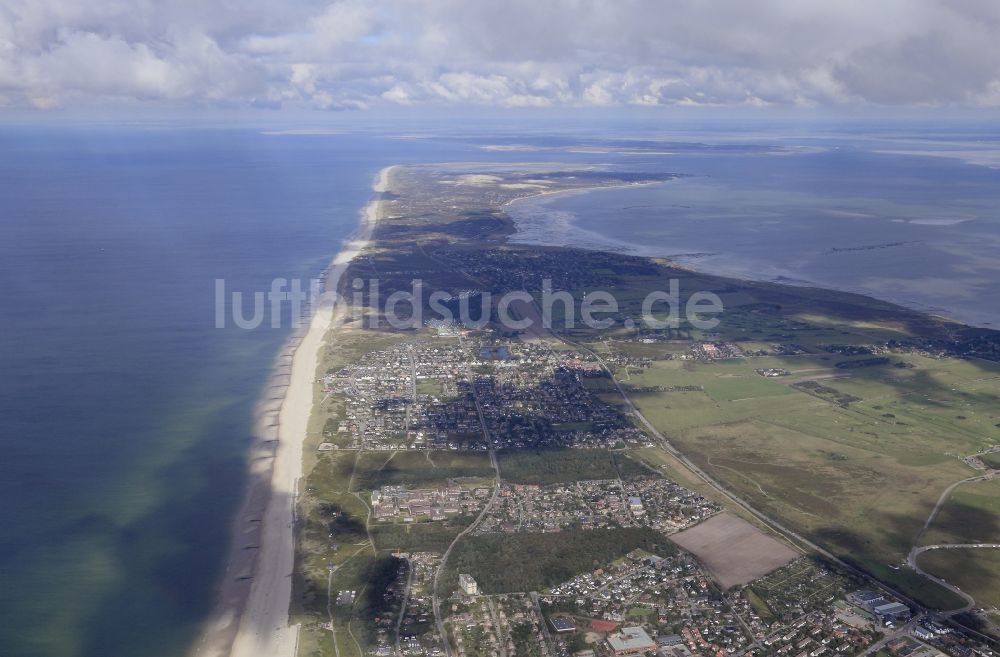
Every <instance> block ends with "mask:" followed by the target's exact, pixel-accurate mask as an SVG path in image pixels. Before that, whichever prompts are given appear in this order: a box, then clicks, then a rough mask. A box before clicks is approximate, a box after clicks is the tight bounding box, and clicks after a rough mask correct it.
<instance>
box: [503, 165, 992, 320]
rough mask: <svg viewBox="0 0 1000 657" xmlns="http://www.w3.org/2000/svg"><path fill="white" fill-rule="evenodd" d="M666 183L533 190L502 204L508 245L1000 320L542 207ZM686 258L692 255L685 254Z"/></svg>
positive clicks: (939, 314)
mask: <svg viewBox="0 0 1000 657" xmlns="http://www.w3.org/2000/svg"><path fill="white" fill-rule="evenodd" d="M668 182H670V181H663V182H653V183H639V184H634V185H615V186H594V187H582V188H578V189H566V190H558V191H545V192H540V193H538V194H531V195H528V196H522V197H519V198H516V199H513V200H511V201H508V202H507V203H505V204H504V208H505V210H507V214H508V216H510V218H511V221H512V222H513V224H514V228H515V231H516V232H515V233H514V234H513V235H511V236H510V237H508V241H509V242H510V243H512V244H519V245H522V246H541V247H561V248H575V249H582V250H586V251H598V252H603V253H615V254H620V255H626V256H634V257H639V258H654V259H660V260H665V261H669V263H670V265H671V266H672V267H676V268H678V269H684V270H687V271H691V272H695V273H699V274H705V275H708V276H720V277H723V278H729V279H733V280H737V281H743V282H746V283H767V284H775V285H788V286H792V287H800V288H815V289H823V290H830V291H834V292H844V293H847V294H856V295H860V296H865V297H869V298H871V299H875V300H877V301H881V302H884V303H889V304H894V305H898V306H901V307H903V308H906V309H908V310H911V311H913V312H917V313H921V314H924V315H928V316H932V317H936V318H939V319H942V320H945V321H948V322H953V323H957V324H964V325H966V326H969V327H973V328H981V329H991V330H997V329H998V328H1000V319H998V320H997V321H994V320H993V319H992V317H989V318H987V317H973V316H966V313H964V312H963V311H962V310H960V309H950V308H942V307H934V306H931V305H929V304H927V303H926V302H924V301H918V300H915V299H908V298H903V297H895V298H893V297H888V296H884V295H881V294H878V293H876V292H874V291H872V290H867V289H864V288H855V287H851V286H847V285H842V284H837V283H834V282H831V281H827V280H822V281H812V280H806V279H802V278H796V277H795V276H794V275H792V272H787V273H780V272H772V273H774V275H773V276H770V277H760V278H754V277H748V276H747V275H746V273H745V272H746V269H747V268H746V267H743V268H739V267H737V268H736V269H735V270H734V269H731V268H726V267H725V266H723V267H722V269H721V270H720V269H719V268H711V267H704V266H702V265H700V264H699V262H700V261H701V260H702V259H703V257H704V256H719V257H722V256H723V254H719V253H714V252H713V253H695V254H686V253H680V254H678V253H665V252H663V253H661V252H660V251H659V250H658V249H656V248H655V247H653V248H651V247H648V246H644V245H641V244H635V243H632V242H627V241H624V240H617V239H615V238H612V237H609V236H607V235H603V234H601V233H599V232H597V231H594V230H591V229H587V228H582V227H580V226H579V225H578V223H577V222H575V221H573V219H574V218H576V217H575V215H572V213H566V214H569V215H570V216H569V217H562V216H559V217H554V216H553V215H555V214H556V213H559V214H560V215H561V214H563V213H562V212H560V211H556V210H552V209H551V208H547V207H545V204H546V203H549V202H551V201H553V200H555V199H554V198H553V197H558V196H567V197H568V196H578V195H579V196H582V195H586V194H590V193H592V192H599V191H602V190H622V189H630V188H632V187H640V186H649V185H658V184H666V183H668ZM514 204H522V205H524V206H527V207H529V208H532V209H533V210H536V211H537V215H536V217H528V216H527V213H524V214H522V215H521V219H520V220H519V219H517V218H515V215H514V214H512V213H511V212H510V211H509V207H510V206H511V205H514ZM542 218H548V219H549V220H550V222H551V223H552V225H550V226H546V227H541V226H539V225H538V224H537V222H538V221H539V220H540V219H542ZM522 223H529V225H528V226H527V230H525V227H522ZM685 256H690V257H685Z"/></svg>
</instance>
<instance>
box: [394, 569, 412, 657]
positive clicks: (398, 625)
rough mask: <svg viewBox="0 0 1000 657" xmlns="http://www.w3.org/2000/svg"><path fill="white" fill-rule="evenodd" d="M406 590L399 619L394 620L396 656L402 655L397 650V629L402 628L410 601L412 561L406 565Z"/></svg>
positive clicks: (400, 651) (398, 649) (400, 607)
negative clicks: (407, 604)
mask: <svg viewBox="0 0 1000 657" xmlns="http://www.w3.org/2000/svg"><path fill="white" fill-rule="evenodd" d="M406 570H407V573H406V588H405V589H404V590H403V603H402V604H401V605H400V606H399V618H397V619H396V654H397V655H402V654H403V651H402V650H400V648H399V629H400V628H401V627H402V626H403V617H404V616H405V615H406V603H407V602H408V601H409V600H410V589H411V588H412V587H413V561H412V560H409V562H408V563H407V564H406Z"/></svg>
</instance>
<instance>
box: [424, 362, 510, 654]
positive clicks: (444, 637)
mask: <svg viewBox="0 0 1000 657" xmlns="http://www.w3.org/2000/svg"><path fill="white" fill-rule="evenodd" d="M465 375H466V377H468V379H469V382H470V383H471V384H472V398H473V401H475V404H476V413H477V414H478V415H479V424H480V426H481V427H482V429H483V439H484V440H486V444H487V445H488V446H489V453H490V465H492V466H493V472H494V473H495V477H494V482H493V494H492V495H490V499H489V501H487V502H486V505H485V506H484V507H483V510H482V511H480V512H479V515H478V516H476V519H475V520H473V521H472V524H470V525H469V526H468V527H466V528H465V529H463V530H462V531H461V532H460V533H459V534H458V536H456V537H455V540H453V541H452V542H451V544H450V545H449V546H448V549H447V550H445V551H444V554H443V555H441V563H440V564H439V565H438V569H437V571H436V572H435V573H434V586H433V588H432V589H431V603H432V607H433V608H434V624H435V625H436V626H437V630H438V634H439V635H440V636H441V642H442V644H443V645H444V654H445V657H453V656H454V652H453V651H452V649H451V640H450V639H449V638H448V633H447V632H446V631H445V627H444V618H442V617H441V596H440V593H439V589H440V584H441V574H442V573H444V567H445V564H446V563H447V562H448V556H449V555H451V551H452V550H453V549H454V547H455V545H456V544H457V543H458V542H459V541H460V540H461V539H462V537H463V536H465V535H466V534H468V533H469V532H471V531H472V530H474V529H475V528H476V527H477V526H478V525H479V523H480V522H482V520H483V518H485V517H486V514H487V513H489V511H490V509H491V508H492V507H493V504H494V503H495V502H496V500H497V497H498V496H499V495H500V463H499V461H497V453H496V450H495V449H493V438H492V436H490V430H489V428H488V427H487V425H486V416H485V415H483V407H482V406H481V405H480V404H479V393H477V392H476V385H475V379H474V378H473V376H472V370H471V369H470V368H469V367H468V366H466V369H465Z"/></svg>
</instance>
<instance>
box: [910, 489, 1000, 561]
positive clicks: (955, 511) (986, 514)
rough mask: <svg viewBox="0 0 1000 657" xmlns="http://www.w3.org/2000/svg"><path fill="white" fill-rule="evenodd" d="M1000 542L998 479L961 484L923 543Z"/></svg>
mask: <svg viewBox="0 0 1000 657" xmlns="http://www.w3.org/2000/svg"><path fill="white" fill-rule="evenodd" d="M939 543H1000V479H994V480H992V481H974V482H969V483H967V484H962V485H961V486H959V487H958V488H956V489H955V490H954V491H952V494H951V496H950V497H949V498H948V501H947V502H945V504H944V506H943V507H941V511H939V512H938V515H937V517H936V518H934V522H933V524H931V526H930V527H929V528H928V530H927V533H926V534H924V538H923V541H922V544H923V545H935V544H939Z"/></svg>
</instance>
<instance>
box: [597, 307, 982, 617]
mask: <svg viewBox="0 0 1000 657" xmlns="http://www.w3.org/2000/svg"><path fill="white" fill-rule="evenodd" d="M806 319H809V320H811V321H813V322H815V318H811V317H807V318H799V319H798V320H796V321H798V322H799V323H801V324H803V325H805V323H806ZM729 320H730V318H729V317H728V315H727V317H726V323H728V322H729ZM755 326H757V328H759V329H760V330H762V331H763V330H764V328H765V327H764V325H763V324H756V325H755ZM730 328H731V327H730ZM796 328H797V330H798V332H799V333H800V334H809V335H808V336H807V335H799V336H798V337H797V339H798V340H799V342H800V343H802V344H803V345H804V346H805V348H806V349H807V353H804V354H800V355H796V356H767V357H756V358H752V359H749V358H744V359H730V360H723V361H714V362H703V361H690V360H677V359H673V360H665V359H661V358H656V352H655V349H654V347H656V346H657V345H644V346H645V347H649V348H648V349H646V350H645V356H644V357H647V358H651V359H652V361H651V362H650V363H649V366H648V367H646V368H642V369H640V370H636V369H633V370H632V371H630V372H629V373H628V374H627V375H626V374H625V373H624V372H617V373H616V375H617V376H618V378H619V379H621V380H623V381H624V385H625V387H626V389H627V390H629V389H631V390H632V392H631V393H630V395H629V396H630V398H631V399H632V400H633V402H634V403H635V404H636V405H637V407H638V408H639V409H640V410H641V411H642V413H643V414H644V415H645V416H646V417H647V418H648V419H649V420H650V421H651V422H652V423H653V424H654V425H655V426H657V428H659V429H660V431H661V432H663V433H664V434H665V435H666V436H667V437H668V438H669V440H670V441H671V442H672V443H673V444H674V445H675V446H676V447H678V448H679V449H681V451H683V452H684V453H685V454H686V455H688V456H689V457H690V458H691V459H692V460H693V461H694V462H695V463H697V464H698V465H699V467H702V468H703V469H704V470H706V472H708V473H709V474H711V475H712V476H713V477H714V478H715V479H716V480H718V481H720V482H722V483H723V484H724V485H726V486H727V487H729V488H731V489H733V490H734V491H736V492H737V493H738V494H739V495H741V496H742V497H743V498H744V499H747V500H748V501H750V502H751V504H753V505H754V506H756V507H757V508H759V509H761V510H763V511H764V512H766V513H768V514H769V515H772V516H773V517H776V518H781V519H782V521H783V522H787V524H788V525H790V526H791V527H793V528H794V529H796V530H798V531H800V532H801V533H803V534H804V535H806V536H808V537H809V538H810V539H812V540H815V541H816V542H817V543H819V544H821V545H824V546H826V547H828V548H830V549H831V551H833V552H834V553H835V554H838V556H840V557H842V558H844V559H845V560H847V561H849V562H852V563H854V564H856V565H859V566H862V567H863V568H865V569H867V570H869V571H870V572H873V573H876V574H878V575H879V576H880V577H881V578H882V579H884V580H885V581H887V582H891V583H894V584H896V585H897V586H900V587H901V588H902V589H903V590H905V591H907V592H909V593H911V594H913V595H915V596H917V597H918V598H920V599H923V600H924V601H926V602H928V603H933V604H942V605H943V604H946V603H948V602H950V601H951V600H952V599H953V596H951V595H950V594H948V593H947V592H946V591H943V590H941V589H940V587H937V586H936V585H933V584H929V583H928V582H926V581H925V580H923V579H921V578H919V577H915V576H913V574H912V573H906V572H905V569H904V570H895V569H893V568H890V567H888V566H889V565H890V564H901V563H902V562H903V561H904V559H905V555H906V554H907V552H908V551H909V549H910V547H912V544H913V541H914V539H915V537H916V536H917V534H918V533H919V531H920V528H921V526H922V523H923V521H924V519H925V518H926V517H927V515H928V514H929V513H930V511H931V509H932V508H933V506H934V504H935V502H936V501H937V498H938V496H939V495H940V494H941V492H942V491H943V490H944V489H945V488H947V486H949V485H950V484H951V483H954V482H955V481H958V480H960V479H964V478H965V477H968V476H970V475H971V474H973V472H972V471H971V469H969V468H968V467H967V466H965V465H964V464H962V463H961V462H960V461H959V460H958V457H959V456H961V455H965V454H970V453H975V452H977V451H980V450H981V449H983V448H984V447H987V446H989V445H991V444H994V443H995V442H997V441H998V440H1000V429H998V428H997V426H996V424H997V421H998V419H1000V368H998V367H997V366H996V365H993V364H989V363H985V362H982V361H964V360H957V359H940V358H929V357H925V356H921V355H918V354H915V353H907V354H893V355H892V356H891V357H890V358H889V359H888V362H886V363H884V364H878V365H872V366H863V367H846V368H845V367H838V366H837V365H838V364H839V363H844V362H851V361H852V360H860V359H861V358H863V357H850V356H843V355H840V354H831V353H828V352H826V351H824V350H822V349H820V348H819V345H820V344H822V343H823V342H825V341H827V340H830V341H834V339H835V341H836V342H837V343H838V344H849V343H851V341H852V340H855V341H857V342H859V343H862V344H864V343H871V342H872V341H874V339H875V338H879V337H884V336H885V335H889V334H891V333H893V331H891V330H888V329H886V328H884V327H880V328H877V329H870V328H868V327H864V326H861V327H859V326H853V325H850V326H848V327H847V330H844V331H842V332H839V333H840V334H838V335H836V336H833V335H830V330H831V329H830V328H828V327H826V326H823V325H820V326H817V327H816V331H813V332H811V333H810V332H809V331H805V330H803V329H802V327H801V326H799V327H796ZM774 330H775V331H778V330H789V327H788V326H784V327H774ZM806 337H808V339H805V338H806ZM799 342H797V344H798V343H799ZM594 345H595V347H600V348H603V349H605V350H606V351H607V350H608V347H609V345H610V348H611V349H612V350H613V349H614V348H615V345H616V343H614V342H611V343H607V342H604V343H594ZM670 352H671V349H669V348H667V349H665V351H664V354H666V353H670ZM765 367H776V368H784V369H787V370H788V371H789V372H790V373H791V374H790V375H789V376H786V377H775V378H765V377H761V376H759V375H758V374H757V373H756V372H755V371H754V370H755V369H758V368H765ZM805 381H815V382H817V383H819V384H821V385H822V386H824V387H825V388H829V389H833V390H834V391H835V392H836V394H832V395H818V394H814V391H813V390H810V389H808V388H807V389H801V387H799V386H796V385H793V384H796V383H801V382H805ZM651 391H652V392H651ZM603 395H604V396H606V398H607V399H608V401H609V402H612V403H613V402H614V394H613V393H612V392H611V391H608V390H605V391H603ZM844 400H848V401H847V403H843V402H844ZM646 457H647V460H649V458H650V455H646ZM674 469H675V470H676V468H674ZM963 495H965V493H964V491H963ZM969 495H971V493H970V494H969ZM986 497H989V496H986ZM957 499H959V500H960V502H961V500H963V499H965V498H964V497H959V498H957ZM973 507H974V509H973V510H972V511H966V513H965V514H964V515H960V516H959V517H957V518H956V519H955V520H950V518H951V516H952V515H954V514H955V513H957V512H949V513H948V515H947V516H944V518H945V520H944V521H945V522H947V523H949V524H952V525H958V524H961V523H962V522H967V521H968V520H969V519H970V518H971V516H970V514H974V515H976V518H977V519H978V523H977V525H976V526H978V527H983V526H984V525H987V526H996V524H997V522H1000V509H998V508H996V506H994V505H992V504H990V503H989V501H988V500H986V499H985V498H984V499H979V500H977V501H976V502H975V503H974V504H973Z"/></svg>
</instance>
